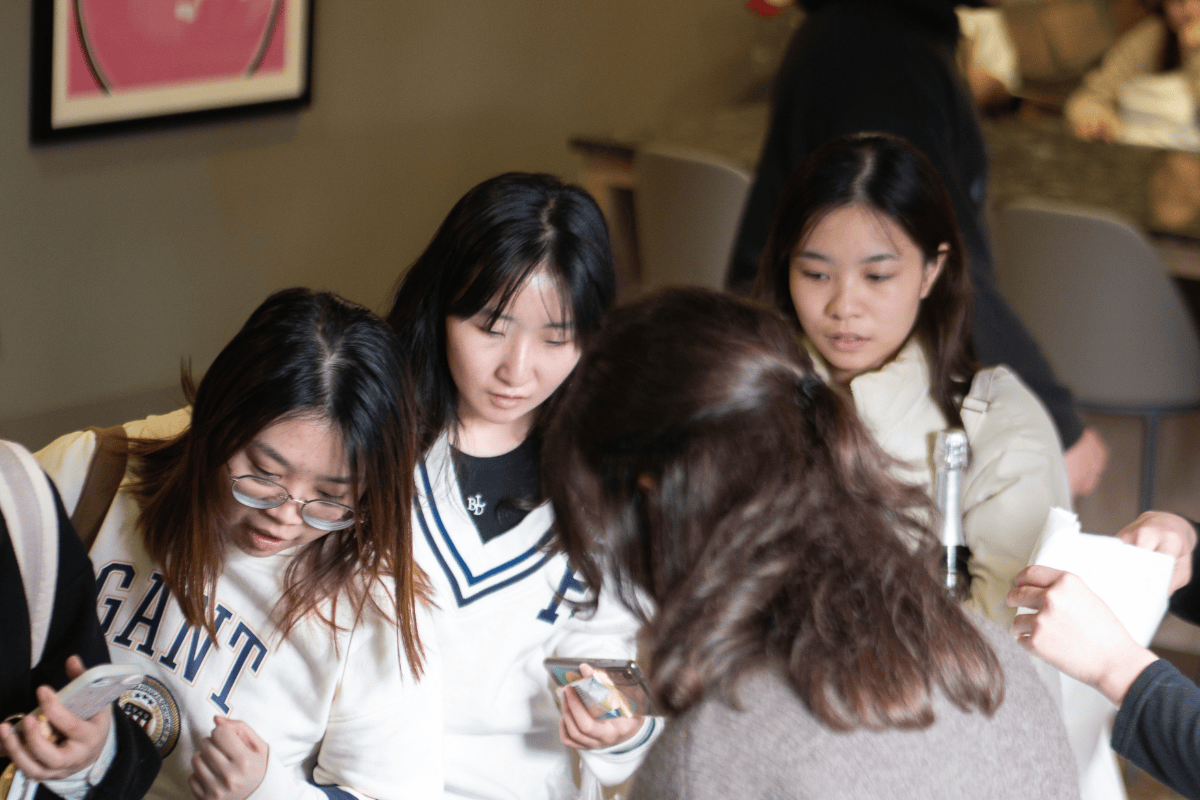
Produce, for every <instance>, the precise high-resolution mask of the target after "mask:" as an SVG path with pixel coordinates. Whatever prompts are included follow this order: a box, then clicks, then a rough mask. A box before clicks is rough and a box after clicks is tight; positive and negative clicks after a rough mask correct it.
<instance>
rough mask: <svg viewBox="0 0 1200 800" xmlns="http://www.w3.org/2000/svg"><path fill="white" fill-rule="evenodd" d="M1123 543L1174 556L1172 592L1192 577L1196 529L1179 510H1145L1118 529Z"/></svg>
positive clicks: (1118, 535) (1184, 584)
mask: <svg viewBox="0 0 1200 800" xmlns="http://www.w3.org/2000/svg"><path fill="white" fill-rule="evenodd" d="M1117 537H1118V538H1119V539H1120V540H1121V541H1123V542H1125V543H1126V544H1132V545H1136V546H1137V547H1141V548H1144V549H1146V550H1153V551H1155V552H1157V553H1163V554H1165V555H1169V556H1171V557H1172V558H1174V559H1175V567H1174V569H1173V570H1172V572H1171V583H1170V590H1171V591H1172V592H1174V591H1175V590H1176V589H1178V588H1180V587H1181V586H1186V585H1187V584H1188V583H1190V582H1191V580H1192V551H1194V550H1195V549H1196V529H1195V528H1194V527H1193V526H1192V524H1191V523H1190V522H1188V521H1187V520H1186V519H1184V518H1183V517H1181V516H1179V515H1178V514H1169V513H1167V512H1165V511H1147V512H1145V513H1144V514H1142V515H1141V516H1139V517H1138V518H1137V519H1135V520H1134V521H1133V522H1131V523H1129V524H1128V525H1126V526H1125V527H1124V528H1122V529H1121V530H1120V531H1118V532H1117Z"/></svg>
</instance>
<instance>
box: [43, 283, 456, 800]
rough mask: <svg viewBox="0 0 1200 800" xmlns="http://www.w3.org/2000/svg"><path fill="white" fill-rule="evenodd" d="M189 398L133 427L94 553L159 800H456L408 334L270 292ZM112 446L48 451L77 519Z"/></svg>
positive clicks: (338, 306) (303, 297)
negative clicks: (100, 450) (415, 531)
mask: <svg viewBox="0 0 1200 800" xmlns="http://www.w3.org/2000/svg"><path fill="white" fill-rule="evenodd" d="M183 383H184V392H185V395H186V396H187V397H188V399H189V401H191V408H190V415H189V410H188V409H184V410H182V411H180V412H176V413H175V414H171V415H169V416H168V417H157V418H154V417H152V418H150V419H149V420H145V421H142V422H139V423H130V424H128V425H126V426H125V430H126V433H127V434H128V442H127V448H128V451H129V456H130V458H129V470H128V473H127V477H126V479H125V482H124V483H123V485H122V488H121V489H120V491H118V493H117V495H116V497H115V499H114V500H113V503H112V506H111V508H110V510H109V511H108V514H107V516H106V517H105V518H104V521H103V524H102V525H101V526H100V528H99V532H98V535H97V538H96V540H95V543H94V545H93V546H92V548H91V557H92V560H93V563H94V564H95V565H96V567H97V575H98V578H97V585H98V588H99V596H100V602H99V605H98V608H99V611H100V626H101V630H102V632H103V633H104V635H105V637H106V638H107V639H108V642H109V647H110V650H111V652H112V655H113V658H114V660H115V661H117V662H118V663H129V664H136V665H138V666H139V667H140V668H142V669H144V670H145V671H146V675H147V677H146V679H145V681H144V683H142V684H141V685H140V686H139V687H138V688H137V690H136V691H134V692H132V693H129V694H128V695H127V696H126V699H125V700H123V702H122V705H123V707H124V708H126V710H127V711H129V710H132V711H133V712H134V713H135V714H137V715H139V716H140V718H141V720H142V721H143V724H144V726H145V727H146V729H147V731H148V732H149V733H150V734H151V737H152V738H153V739H154V740H155V744H156V745H157V746H158V748H159V751H160V752H161V753H162V755H163V769H162V772H161V773H160V774H159V777H158V780H157V781H156V782H155V784H154V786H153V788H152V789H151V791H150V796H151V797H153V798H187V797H195V798H198V800H240V799H241V798H246V797H250V796H253V797H254V798H256V800H257V799H258V798H264V799H265V798H271V799H272V800H274V798H289V800H291V799H292V798H297V799H299V798H326V797H337V798H344V797H356V798H395V799H396V800H401V799H403V800H409V798H419V797H426V798H430V797H438V796H440V792H441V788H442V773H441V753H440V738H441V693H440V688H441V687H440V683H439V677H440V674H439V670H438V661H437V648H436V642H435V641H432V640H431V637H429V636H427V635H425V636H422V635H421V634H420V631H421V629H423V628H424V626H425V624H426V623H425V622H424V621H423V620H425V619H426V617H427V613H428V612H427V611H426V608H425V606H426V597H425V594H426V590H425V580H424V577H423V576H422V574H421V571H420V569H419V568H417V567H416V566H415V565H414V563H413V560H412V555H411V537H410V528H409V521H408V517H407V514H406V513H405V510H406V509H407V508H408V507H409V504H410V503H411V501H412V483H411V474H412V466H413V464H414V460H415V452H416V451H415V447H414V443H413V428H414V423H415V419H414V416H415V414H414V411H413V408H412V399H411V395H410V394H409V392H410V391H411V387H410V385H409V384H408V382H407V380H406V373H405V369H404V364H403V361H402V360H401V359H400V358H399V356H398V353H397V344H396V341H395V338H394V335H393V334H392V332H391V330H390V329H388V327H387V325H385V324H384V322H383V321H382V320H380V319H379V318H378V317H376V316H375V315H374V314H372V313H371V312H370V311H367V310H366V309H364V308H361V307H359V306H357V305H354V304H352V303H349V302H347V301H345V300H343V299H341V298H339V297H337V296H336V295H332V294H329V293H326V292H313V291H310V290H307V289H289V290H284V291H280V292H276V293H275V294H273V295H271V296H270V297H269V298H267V300H266V301H264V302H263V303H262V305H260V306H259V307H258V309H257V310H255V311H254V313H253V314H252V315H251V316H250V319H249V320H248V321H247V322H246V324H245V325H244V326H243V327H242V329H241V330H240V331H239V332H238V333H237V335H236V336H234V337H233V339H232V340H231V341H230V342H229V343H228V344H227V345H226V346H225V347H224V348H223V349H222V350H221V352H220V353H219V354H218V355H217V357H216V359H215V360H214V361H213V363H212V366H210V367H209V369H208V371H207V373H206V374H205V375H204V378H203V380H201V381H200V384H199V386H198V387H195V388H194V389H193V387H192V383H191V380H190V378H189V376H188V374H187V373H186V372H185V374H184V381H183ZM96 448H97V437H96V436H95V435H94V434H92V433H91V432H83V433H76V434H71V435H68V436H65V437H62V438H60V439H58V440H57V441H55V442H54V443H52V444H51V445H49V446H48V447H47V448H45V449H44V450H42V451H41V452H40V453H39V454H38V456H39V458H40V460H41V461H42V463H43V465H44V466H45V467H46V468H47V471H48V472H50V473H51V475H53V476H54V477H55V478H56V479H57V481H58V482H59V486H60V488H61V489H62V491H63V498H64V500H65V502H66V504H67V505H68V507H70V506H73V505H74V504H75V503H76V502H77V501H78V499H79V496H80V492H81V487H82V484H83V481H84V476H85V475H86V474H87V470H88V466H89V464H90V463H91V460H92V457H93V454H94V452H95V450H96Z"/></svg>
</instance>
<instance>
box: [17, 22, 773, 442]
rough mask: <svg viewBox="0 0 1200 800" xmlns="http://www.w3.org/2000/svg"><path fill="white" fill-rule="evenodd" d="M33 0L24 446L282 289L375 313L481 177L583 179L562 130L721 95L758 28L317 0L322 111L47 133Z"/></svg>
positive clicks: (22, 96)
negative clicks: (50, 137)
mask: <svg viewBox="0 0 1200 800" xmlns="http://www.w3.org/2000/svg"><path fill="white" fill-rule="evenodd" d="M29 5H30V4H29V3H28V2H8V3H0V102H3V104H4V107H6V108H8V112H7V113H6V114H4V115H2V116H0V175H2V176H3V181H4V191H3V195H0V196H2V197H3V207H2V212H3V213H0V252H2V256H0V265H2V266H0V270H2V271H3V272H2V274H3V282H2V284H0V435H10V436H18V437H19V438H23V440H28V439H29V438H30V437H31V436H34V434H28V435H26V434H24V433H23V432H24V431H25V430H26V429H27V428H28V427H29V426H28V424H27V423H30V420H34V419H44V418H45V417H46V414H47V413H50V412H55V411H56V410H61V411H63V414H62V415H60V417H61V418H62V419H64V420H67V421H68V423H69V424H71V425H74V424H76V423H75V422H74V418H72V417H71V415H70V413H68V412H70V410H71V409H76V410H77V414H76V416H78V415H79V414H80V413H86V411H85V412H79V411H78V410H79V409H85V410H86V409H90V408H93V407H95V408H101V407H105V408H109V409H110V413H111V414H115V415H117V418H116V419H113V420H111V421H112V422H116V421H119V419H120V416H119V415H120V414H121V413H122V410H121V409H122V408H123V407H122V406H120V400H121V398H124V397H133V396H138V397H142V396H145V397H154V398H161V394H162V393H161V391H158V392H156V391H155V390H156V389H159V388H160V387H167V386H171V385H173V384H174V383H175V382H176V378H177V375H178V369H179V360H180V358H181V357H183V356H188V357H191V358H192V360H193V362H194V363H195V365H196V366H197V368H198V369H201V370H202V369H203V368H204V367H205V366H206V365H207V364H208V363H209V361H211V359H212V357H213V356H214V355H215V354H216V352H217V350H218V349H219V348H220V346H221V344H222V343H223V342H224V341H225V340H226V339H227V338H228V337H229V336H230V335H231V334H232V333H233V332H234V331H235V330H236V328H237V326H238V325H239V324H240V323H241V321H242V320H243V319H244V318H245V316H246V315H247V314H248V313H249V311H250V310H251V309H253V307H254V306H255V305H257V303H258V302H259V301H260V300H261V299H262V298H263V297H264V296H265V295H266V294H267V292H269V291H270V290H272V289H275V288H278V287H282V286H287V285H293V284H307V285H311V286H316V287H321V288H330V289H334V290H336V291H339V292H341V293H343V294H345V295H347V296H349V297H351V298H352V299H355V300H358V301H359V302H362V303H365V304H367V305H369V306H372V307H373V308H376V309H380V308H382V307H383V305H384V303H385V302H386V298H387V295H388V293H389V291H390V288H391V287H392V285H393V283H394V281H395V279H396V277H397V275H398V274H399V272H400V271H401V270H402V269H403V267H404V266H406V265H407V264H408V263H410V262H411V261H412V259H413V258H415V256H416V255H417V254H418V253H419V252H420V250H421V248H422V247H423V246H424V244H425V242H426V241H427V240H428V238H429V237H430V236H431V235H432V232H433V229H434V227H435V226H436V224H437V223H438V221H439V220H440V219H441V217H442V216H443V215H444V214H445V212H446V211H447V210H448V209H449V207H450V205H451V204H452V203H453V202H454V200H455V199H457V197H458V196H459V195H461V194H462V192H463V191H465V190H466V189H467V188H469V187H470V186H471V185H473V184H475V183H476V182H478V181H480V180H482V179H483V178H486V177H488V176H490V175H493V174H496V173H498V172H502V171H505V170H510V169H521V170H548V171H553V172H558V173H560V174H564V175H567V176H571V177H573V176H574V175H575V174H576V172H577V170H578V166H579V162H578V159H577V158H576V157H575V156H574V155H573V154H572V153H571V152H570V151H569V150H568V149H567V147H566V140H567V138H568V137H569V136H570V135H572V134H576V133H579V132H587V131H598V132H612V131H617V132H624V133H636V132H637V131H639V130H641V129H644V128H646V127H647V126H651V125H653V124H654V123H655V122H656V121H657V120H658V119H660V118H661V116H662V115H663V114H666V113H672V112H676V111H679V110H681V109H685V108H688V107H692V106H704V105H711V104H714V103H716V102H718V101H719V100H721V99H723V98H724V97H725V96H727V95H729V94H730V93H731V92H732V91H734V90H735V89H736V88H737V85H738V81H739V77H738V76H739V74H741V72H742V71H743V68H744V59H745V58H746V57H747V54H748V51H749V49H750V45H751V40H752V38H753V36H754V32H755V22H754V20H753V18H752V17H751V16H750V14H749V13H748V12H747V11H745V10H744V7H743V3H742V2H741V1H740V0H696V2H691V3H683V2H658V3H648V2H645V0H585V1H584V2H565V3H564V2H548V1H543V0H536V1H534V0H490V1H488V0H484V1H483V2H474V3H416V2H394V0H320V1H319V2H318V8H317V18H316V29H315V30H316V43H315V52H314V76H313V83H314V86H313V97H314V100H313V104H312V106H311V107H310V108H308V109H306V110H304V111H301V112H299V113H295V114H288V115H285V116H281V117H270V118H254V119H251V120H242V121H232V122H221V123H212V124H208V125H203V126H190V127H186V128H181V129H176V130H170V131H160V132H153V133H140V134H129V135H122V136H119V137H114V138H109V139H104V140H93V141H86V142H80V143H73V144H66V145H56V146H48V147H31V146H30V145H29V144H28V141H27V136H26V125H27V122H26V117H27V100H28V60H29ZM157 402H168V403H169V402H171V401H169V400H166V401H164V400H162V399H159V400H157ZM114 403H115V404H116V405H115V406H114V405H113V404H114ZM106 404H107V405H106ZM130 407H131V408H133V406H130ZM58 418H59V417H55V419H58ZM81 421H82V420H81ZM89 421H90V420H89ZM96 421H97V422H104V423H105V424H108V422H109V421H108V420H96ZM51 424H53V423H51ZM6 426H7V427H6ZM27 443H30V444H33V445H37V444H40V442H38V441H33V442H29V441H27Z"/></svg>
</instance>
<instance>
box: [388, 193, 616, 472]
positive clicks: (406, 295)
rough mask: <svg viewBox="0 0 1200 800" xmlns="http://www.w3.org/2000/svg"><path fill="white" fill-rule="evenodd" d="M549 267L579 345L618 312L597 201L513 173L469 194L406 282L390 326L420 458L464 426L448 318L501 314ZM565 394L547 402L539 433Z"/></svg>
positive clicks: (605, 231)
mask: <svg viewBox="0 0 1200 800" xmlns="http://www.w3.org/2000/svg"><path fill="white" fill-rule="evenodd" d="M541 269H545V270H546V271H547V272H548V273H549V275H550V277H551V278H553V280H554V283H555V285H556V287H557V289H558V291H559V293H560V295H561V299H562V307H563V309H564V311H565V313H567V314H568V315H569V317H568V319H566V320H564V321H565V322H567V323H568V324H569V325H570V326H571V330H572V335H573V336H574V337H575V341H576V342H578V343H579V344H581V345H582V344H585V343H586V341H587V339H588V338H589V337H590V336H591V334H592V333H593V332H594V331H595V330H596V329H597V328H598V327H599V325H600V321H601V319H602V318H603V317H604V314H605V313H606V312H607V311H608V308H609V306H611V305H612V302H613V296H614V294H615V291H616V278H615V276H614V273H613V268H612V251H611V248H610V245H609V238H608V227H607V226H606V225H605V224H604V215H603V214H602V213H601V212H600V208H599V206H597V205H596V201H595V200H593V199H592V197H591V195H589V194H588V193H587V192H585V191H584V190H583V189H581V188H580V187H578V186H573V185H570V184H565V183H563V182H562V181H561V180H559V179H558V178H556V177H554V176H553V175H545V174H530V173H524V172H509V173H505V174H503V175H498V176H496V177H495V178H491V179H490V180H486V181H484V182H483V183H481V184H479V185H478V186H476V187H474V188H473V189H471V190H470V191H468V192H467V193H466V194H465V195H463V197H462V199H460V200H459V201H458V202H457V203H455V204H454V207H453V208H452V209H450V213H449V214H448V215H447V216H446V219H445V220H444V221H443V222H442V224H441V226H440V227H439V228H438V230H437V233H435V234H434V236H433V241H431V242H430V243H429V246H428V247H426V248H425V252H423V253H422V254H421V255H420V257H419V258H417V260H416V262H415V263H414V264H413V265H412V267H410V268H409V270H408V272H407V273H405V275H404V276H403V278H401V280H400V283H399V286H398V287H397V289H396V295H395V299H394V300H393V302H392V308H391V311H389V312H388V314H387V321H388V324H389V325H391V326H392V328H393V330H395V331H396V333H397V334H398V335H399V338H400V341H401V342H402V345H403V347H404V350H405V352H406V353H407V355H408V359H409V363H410V365H411V369H412V372H413V380H414V383H415V389H416V397H417V402H418V406H419V409H420V428H419V433H418V439H419V443H420V448H421V452H425V451H426V450H428V449H429V447H430V445H432V444H433V442H434V440H436V439H437V437H438V436H439V435H440V434H441V433H442V431H444V430H446V429H447V428H450V427H453V426H454V425H456V423H457V421H458V413H457V407H456V398H457V395H458V392H457V390H456V389H455V387H454V379H453V378H452V377H451V375H450V367H449V364H448V363H447V360H446V318H447V317H450V316H454V317H463V318H469V317H473V316H474V315H476V314H478V313H479V312H480V311H481V310H483V309H484V308H489V309H491V310H492V318H491V319H490V320H488V323H489V324H492V323H495V321H496V320H497V319H498V318H499V317H500V315H501V314H503V313H504V311H505V309H506V308H507V307H508V305H509V303H511V302H512V300H513V299H514V298H515V297H516V295H517V293H519V292H520V291H521V289H522V288H523V287H524V286H525V283H526V281H528V280H529V278H530V276H531V275H533V274H534V273H535V272H537V271H538V270H541ZM558 395H559V393H558V392H555V393H554V394H552V395H551V396H550V398H549V399H548V400H547V401H546V402H545V403H543V404H542V408H541V409H540V410H539V414H538V420H537V421H536V422H535V425H534V432H535V433H537V432H538V431H540V430H541V427H542V423H543V421H544V420H545V419H546V417H547V416H548V414H549V413H550V411H551V410H552V408H553V406H554V405H555V402H556V400H557V398H558Z"/></svg>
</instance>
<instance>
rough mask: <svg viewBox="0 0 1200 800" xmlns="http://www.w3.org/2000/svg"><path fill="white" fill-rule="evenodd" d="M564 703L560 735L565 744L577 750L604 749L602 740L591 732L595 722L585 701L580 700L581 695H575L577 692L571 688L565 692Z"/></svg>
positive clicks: (563, 694)
mask: <svg viewBox="0 0 1200 800" xmlns="http://www.w3.org/2000/svg"><path fill="white" fill-rule="evenodd" d="M562 701H563V709H562V719H561V720H560V725H559V735H560V737H561V738H562V740H563V744H565V745H566V746H567V747H574V748H575V749H577V750H595V749H596V748H599V747H603V746H604V745H603V744H602V743H601V742H600V740H599V739H597V738H596V737H595V736H593V735H591V733H590V732H589V729H590V728H591V727H592V725H591V723H594V722H595V720H593V719H592V715H591V714H589V713H588V710H587V707H586V706H584V704H583V701H582V700H580V699H579V695H577V694H575V690H574V689H571V688H568V689H565V690H563V693H562Z"/></svg>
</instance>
